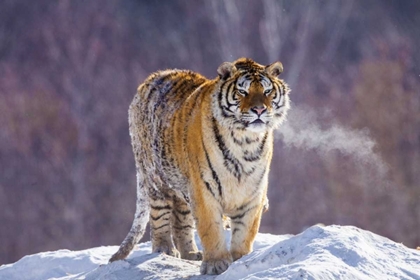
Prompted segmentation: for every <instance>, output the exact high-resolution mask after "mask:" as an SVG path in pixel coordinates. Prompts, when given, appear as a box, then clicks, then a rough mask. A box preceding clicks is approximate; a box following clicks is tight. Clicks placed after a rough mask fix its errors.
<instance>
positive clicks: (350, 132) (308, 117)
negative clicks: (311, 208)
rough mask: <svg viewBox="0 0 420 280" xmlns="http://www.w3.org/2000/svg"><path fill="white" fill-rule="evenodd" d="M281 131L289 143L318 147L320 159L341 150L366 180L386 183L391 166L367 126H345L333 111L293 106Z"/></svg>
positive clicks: (286, 143)
mask: <svg viewBox="0 0 420 280" xmlns="http://www.w3.org/2000/svg"><path fill="white" fill-rule="evenodd" d="M278 131H279V134H280V135H281V138H282V141H283V143H284V144H285V145H286V146H287V147H295V148H298V149H304V150H315V151H316V152H317V153H318V155H319V156H320V157H321V159H328V158H330V157H331V154H332V153H333V152H335V151H339V152H340V153H341V154H342V155H345V156H346V157H348V158H350V159H351V160H353V161H354V163H355V164H356V167H357V170H359V172H360V173H361V174H360V175H361V176H362V177H363V178H365V179H364V180H366V182H365V183H368V184H372V183H375V184H377V183H380V184H381V185H383V183H384V182H385V177H386V174H387V173H388V166H387V164H386V163H385V162H384V160H383V159H382V158H381V156H380V155H379V154H378V153H376V152H375V151H374V148H375V145H376V143H375V141H374V140H373V139H372V138H371V137H370V135H369V130H368V129H367V128H366V129H362V130H355V129H351V128H348V127H343V126H342V125H340V124H338V123H337V122H335V121H334V118H333V116H332V115H331V113H328V112H320V113H315V111H314V110H313V109H311V108H306V107H305V108H304V107H301V108H297V107H293V108H292V109H291V110H290V112H289V115H288V117H287V120H286V121H285V122H284V123H283V124H282V126H281V127H280V129H279V130H278ZM378 180H380V182H379V181H378Z"/></svg>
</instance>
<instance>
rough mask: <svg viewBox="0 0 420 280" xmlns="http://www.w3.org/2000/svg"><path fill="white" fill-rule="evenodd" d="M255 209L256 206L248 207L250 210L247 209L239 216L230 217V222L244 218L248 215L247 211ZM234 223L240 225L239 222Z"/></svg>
mask: <svg viewBox="0 0 420 280" xmlns="http://www.w3.org/2000/svg"><path fill="white" fill-rule="evenodd" d="M255 207H257V206H252V207H250V208H248V209H246V210H245V211H244V212H242V214H239V215H236V216H233V217H230V219H231V220H238V219H242V218H243V217H244V216H245V214H246V213H248V212H249V211H251V210H252V209H254V208H255ZM234 222H235V223H240V222H238V221H234Z"/></svg>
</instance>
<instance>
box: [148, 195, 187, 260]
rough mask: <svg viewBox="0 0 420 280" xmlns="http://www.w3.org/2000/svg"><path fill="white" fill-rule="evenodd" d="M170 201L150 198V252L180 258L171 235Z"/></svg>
mask: <svg viewBox="0 0 420 280" xmlns="http://www.w3.org/2000/svg"><path fill="white" fill-rule="evenodd" d="M171 217H172V201H170V200H168V199H166V198H160V197H151V198H150V233H151V239H152V252H153V253H165V254H167V255H170V256H173V257H177V258H179V257H180V253H179V251H178V250H177V249H176V248H175V245H174V243H173V241H172V235H171Z"/></svg>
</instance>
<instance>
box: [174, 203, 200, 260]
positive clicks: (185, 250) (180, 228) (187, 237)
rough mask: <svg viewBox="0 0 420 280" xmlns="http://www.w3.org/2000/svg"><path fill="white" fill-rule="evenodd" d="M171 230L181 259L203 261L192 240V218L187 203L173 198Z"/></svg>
mask: <svg viewBox="0 0 420 280" xmlns="http://www.w3.org/2000/svg"><path fill="white" fill-rule="evenodd" d="M172 230H173V238H174V241H175V245H176V248H177V249H178V250H179V252H180V253H181V258H183V259H187V260H194V261H199V260H202V259H203V254H202V252H201V251H198V248H197V245H196V244H195V240H194V218H193V215H192V213H191V208H190V206H189V205H188V203H186V202H185V201H183V200H181V199H179V198H177V197H175V198H174V205H173V212H172Z"/></svg>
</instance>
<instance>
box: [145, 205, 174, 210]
mask: <svg viewBox="0 0 420 280" xmlns="http://www.w3.org/2000/svg"><path fill="white" fill-rule="evenodd" d="M150 208H152V209H153V210H158V211H159V210H164V209H167V210H171V209H172V207H171V206H170V205H165V206H153V205H150Z"/></svg>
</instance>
